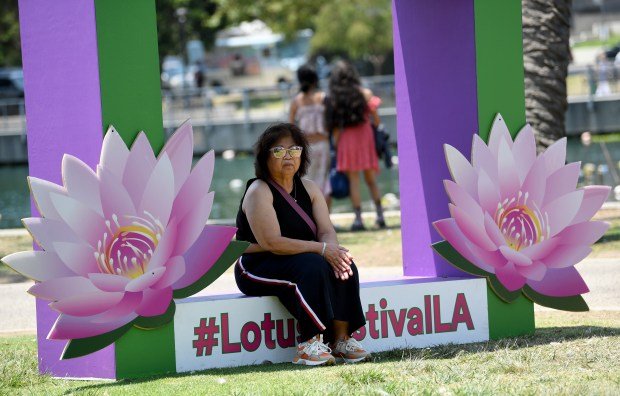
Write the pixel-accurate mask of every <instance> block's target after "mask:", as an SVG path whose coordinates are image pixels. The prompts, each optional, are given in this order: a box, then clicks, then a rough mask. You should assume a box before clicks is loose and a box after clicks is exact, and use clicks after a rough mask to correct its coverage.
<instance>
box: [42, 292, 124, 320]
mask: <svg viewBox="0 0 620 396" xmlns="http://www.w3.org/2000/svg"><path fill="white" fill-rule="evenodd" d="M123 295H124V293H121V292H116V293H108V292H103V291H101V290H99V291H97V292H93V293H85V294H76V295H74V296H71V297H66V298H63V299H60V300H59V301H57V302H53V303H50V308H52V309H53V310H56V311H58V312H60V313H63V314H67V315H72V316H92V315H97V314H99V313H101V312H103V311H107V310H108V309H110V308H112V307H113V306H115V305H116V304H118V303H119V302H120V301H121V300H122V298H123Z"/></svg>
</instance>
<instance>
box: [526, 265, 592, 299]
mask: <svg viewBox="0 0 620 396" xmlns="http://www.w3.org/2000/svg"><path fill="white" fill-rule="evenodd" d="M527 284H528V285H529V286H530V287H531V288H532V289H534V290H535V291H536V292H538V293H540V294H544V295H545V296H551V297H568V296H576V295H579V294H583V293H587V292H589V291H590V290H589V289H588V286H587V285H586V283H585V282H584V281H583V279H582V278H581V275H579V272H577V270H576V269H575V267H568V268H559V269H548V270H547V273H546V274H545V277H544V278H543V280H542V281H534V280H528V281H527Z"/></svg>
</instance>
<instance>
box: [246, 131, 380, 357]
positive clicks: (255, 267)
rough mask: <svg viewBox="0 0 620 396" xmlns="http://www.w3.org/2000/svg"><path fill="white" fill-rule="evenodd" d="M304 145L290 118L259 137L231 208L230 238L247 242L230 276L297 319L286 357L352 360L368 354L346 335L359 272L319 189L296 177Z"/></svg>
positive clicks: (356, 308) (355, 311) (353, 319)
mask: <svg viewBox="0 0 620 396" xmlns="http://www.w3.org/2000/svg"><path fill="white" fill-rule="evenodd" d="M307 148H308V143H307V141H306V138H305V136H304V134H303V133H302V132H301V130H300V129H299V128H298V127H297V126H295V125H293V124H276V125H272V126H270V127H269V128H267V130H265V132H263V134H262V135H261V136H260V137H259V139H258V142H257V143H256V145H255V154H256V157H255V163H254V170H255V174H256V178H255V179H251V180H250V181H248V183H247V187H246V191H245V194H244V196H243V198H242V199H241V204H240V205H239V212H238V213H237V240H240V241H247V242H250V243H251V244H250V246H249V247H248V249H246V251H245V253H244V254H243V255H242V256H241V258H240V259H239V260H237V263H236V264H235V280H236V281H237V286H238V287H239V290H241V292H242V293H244V294H246V295H249V296H277V297H278V299H279V300H280V302H282V304H283V305H284V307H286V309H287V310H288V311H289V312H290V313H291V314H292V315H293V316H294V317H295V318H296V319H297V320H298V322H299V333H300V339H301V340H303V342H301V343H299V345H298V346H297V350H296V353H295V356H294V358H293V363H295V364H303V365H311V366H316V365H322V364H333V363H334V362H335V358H339V359H342V360H344V361H345V362H348V363H354V362H359V361H362V360H366V359H368V358H369V357H370V355H369V353H368V352H366V351H365V350H364V348H363V347H362V346H361V345H360V343H359V342H357V341H356V340H355V339H354V338H352V337H351V335H352V334H353V332H355V331H356V330H357V329H359V328H360V327H362V326H364V325H365V324H366V318H365V317H364V312H363V310H362V303H361V300H360V288H359V274H358V271H357V268H356V266H355V263H354V262H353V257H352V256H351V254H350V253H349V251H348V250H347V249H346V248H344V247H342V246H340V244H339V243H338V237H337V235H336V231H334V227H333V225H332V223H331V220H330V219H329V212H328V210H327V204H326V203H325V199H324V198H323V194H322V193H321V191H320V190H319V188H318V186H317V185H316V184H315V183H314V182H312V181H311V180H308V179H302V177H303V176H304V175H305V172H306V169H307V168H308V155H307V152H306V151H307ZM323 336H324V338H323ZM324 341H325V342H331V348H330V347H329V346H327V345H325V343H324Z"/></svg>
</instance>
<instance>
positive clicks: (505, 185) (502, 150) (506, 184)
mask: <svg viewBox="0 0 620 396" xmlns="http://www.w3.org/2000/svg"><path fill="white" fill-rule="evenodd" d="M497 166H498V168H497V172H498V173H499V175H500V179H499V187H500V192H501V197H502V199H506V198H508V199H510V198H512V197H514V196H515V195H516V193H517V191H519V188H520V187H521V180H519V174H518V173H517V164H516V162H515V159H514V157H513V156H512V151H510V147H509V146H508V143H507V142H506V141H505V140H502V141H501V142H500V143H499V158H498V159H497Z"/></svg>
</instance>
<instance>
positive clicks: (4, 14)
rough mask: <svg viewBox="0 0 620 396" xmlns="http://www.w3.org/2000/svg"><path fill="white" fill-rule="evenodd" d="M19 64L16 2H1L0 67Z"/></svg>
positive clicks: (15, 0) (20, 60) (5, 0)
mask: <svg viewBox="0 0 620 396" xmlns="http://www.w3.org/2000/svg"><path fill="white" fill-rule="evenodd" d="M21 64H22V56H21V49H20V47H19V21H18V18H17V0H3V1H2V3H1V5H0V67H8V66H21Z"/></svg>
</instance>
